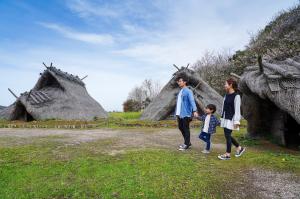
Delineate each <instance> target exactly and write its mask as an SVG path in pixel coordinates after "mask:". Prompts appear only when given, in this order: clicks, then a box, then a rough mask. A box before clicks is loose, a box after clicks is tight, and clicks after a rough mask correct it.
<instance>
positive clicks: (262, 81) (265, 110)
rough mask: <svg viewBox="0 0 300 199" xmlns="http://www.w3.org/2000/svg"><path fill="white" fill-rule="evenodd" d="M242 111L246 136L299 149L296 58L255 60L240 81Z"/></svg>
mask: <svg viewBox="0 0 300 199" xmlns="http://www.w3.org/2000/svg"><path fill="white" fill-rule="evenodd" d="M240 89H241V91H242V92H243V96H242V109H243V110H242V112H243V116H244V118H245V119H247V121H248V133H249V135H250V136H253V137H257V136H267V137H272V138H274V139H275V140H276V141H277V142H278V143H280V144H282V145H285V146H291V147H298V146H300V57H299V56H296V57H293V58H292V59H285V60H283V61H276V60H264V61H261V60H259V64H258V66H249V67H247V68H245V70H244V73H243V75H242V76H241V79H240Z"/></svg>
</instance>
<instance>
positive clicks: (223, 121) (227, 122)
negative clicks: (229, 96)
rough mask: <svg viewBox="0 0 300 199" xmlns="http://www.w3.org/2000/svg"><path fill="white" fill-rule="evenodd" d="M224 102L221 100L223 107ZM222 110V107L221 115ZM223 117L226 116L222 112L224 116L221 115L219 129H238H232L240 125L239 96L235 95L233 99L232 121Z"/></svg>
mask: <svg viewBox="0 0 300 199" xmlns="http://www.w3.org/2000/svg"><path fill="white" fill-rule="evenodd" d="M224 101H225V98H224V100H223V106H224ZM223 108H224V107H222V113H223ZM225 115H226V113H225V112H224V115H223V117H224V118H221V127H222V128H227V129H231V130H239V128H234V125H235V124H240V120H241V97H240V95H236V96H235V98H234V115H233V118H232V120H228V119H225Z"/></svg>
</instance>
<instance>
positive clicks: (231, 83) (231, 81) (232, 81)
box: [226, 78, 239, 92]
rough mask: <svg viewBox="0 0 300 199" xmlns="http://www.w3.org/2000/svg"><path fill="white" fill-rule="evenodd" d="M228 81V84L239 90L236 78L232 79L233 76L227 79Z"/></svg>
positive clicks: (236, 90)
mask: <svg viewBox="0 0 300 199" xmlns="http://www.w3.org/2000/svg"><path fill="white" fill-rule="evenodd" d="M226 82H227V83H228V85H231V86H232V88H233V90H234V91H235V92H239V89H238V83H237V82H236V81H235V80H234V79H232V78H230V79H227V80H226Z"/></svg>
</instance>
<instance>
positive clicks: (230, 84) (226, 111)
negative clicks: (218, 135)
mask: <svg viewBox="0 0 300 199" xmlns="http://www.w3.org/2000/svg"><path fill="white" fill-rule="evenodd" d="M224 89H225V91H226V95H225V97H224V101H223V108H222V117H221V127H223V128H224V135H225V139H226V153H225V154H223V155H219V156H218V158H219V159H221V160H229V159H230V154H231V145H232V144H233V145H234V146H235V147H236V149H237V151H236V154H235V157H240V156H241V155H242V154H243V153H244V151H245V147H241V146H240V145H239V143H238V142H237V141H236V139H234V138H233V137H232V136H231V134H232V131H233V130H239V126H240V120H241V97H240V95H239V94H238V93H237V91H238V85H237V82H236V81H235V80H234V79H228V80H227V81H226V82H225V85H224Z"/></svg>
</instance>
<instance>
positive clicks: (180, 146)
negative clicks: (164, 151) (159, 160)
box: [179, 144, 192, 148]
mask: <svg viewBox="0 0 300 199" xmlns="http://www.w3.org/2000/svg"><path fill="white" fill-rule="evenodd" d="M184 147H186V145H185V144H181V145H179V148H184ZM191 147H192V144H189V148H191Z"/></svg>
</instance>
